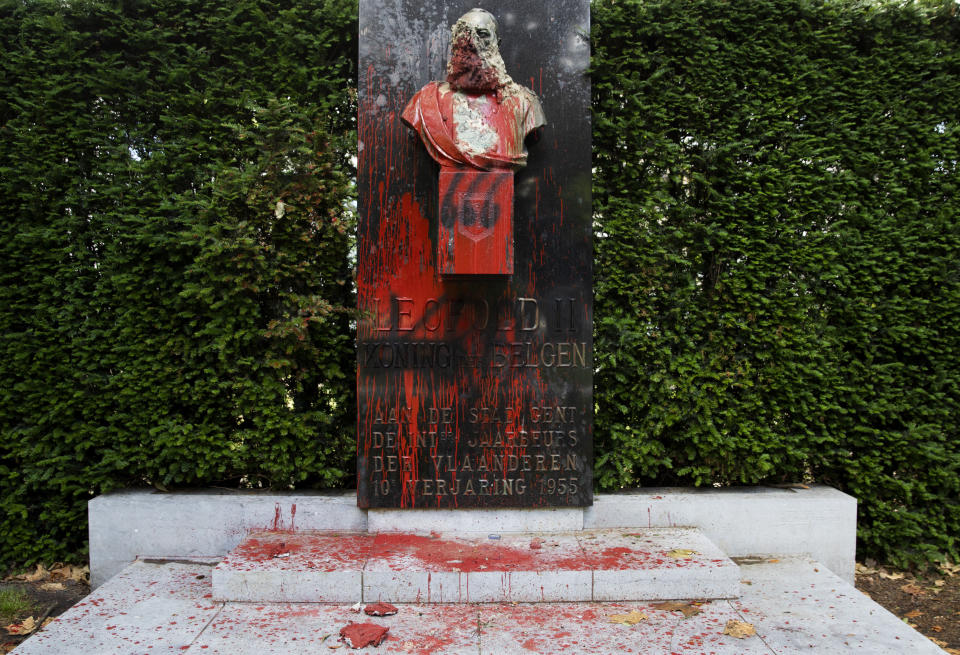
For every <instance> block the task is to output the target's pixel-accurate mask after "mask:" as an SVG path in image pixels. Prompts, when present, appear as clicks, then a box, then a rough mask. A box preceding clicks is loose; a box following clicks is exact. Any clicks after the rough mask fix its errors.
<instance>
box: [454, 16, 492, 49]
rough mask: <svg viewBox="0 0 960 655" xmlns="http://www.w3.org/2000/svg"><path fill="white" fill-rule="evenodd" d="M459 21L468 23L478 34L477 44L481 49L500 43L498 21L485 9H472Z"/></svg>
mask: <svg viewBox="0 0 960 655" xmlns="http://www.w3.org/2000/svg"><path fill="white" fill-rule="evenodd" d="M457 22H463V23H464V24H466V25H467V26H468V27H469V28H470V29H471V30H472V31H473V33H474V34H475V35H476V39H477V45H478V46H480V48H481V49H484V50H486V49H488V48H490V46H494V45H498V43H499V39H498V38H497V21H496V20H495V19H494V17H493V16H492V15H491V14H490V13H489V12H486V11H484V10H483V9H471V10H470V11H468V12H467V13H465V14H464V15H463V16H461V17H460V20H459V21H457Z"/></svg>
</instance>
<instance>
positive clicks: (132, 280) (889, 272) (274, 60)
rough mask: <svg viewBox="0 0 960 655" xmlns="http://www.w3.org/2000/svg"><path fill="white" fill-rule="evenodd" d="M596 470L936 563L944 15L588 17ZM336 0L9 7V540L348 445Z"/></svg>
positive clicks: (351, 43) (5, 106)
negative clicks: (824, 493)
mask: <svg viewBox="0 0 960 655" xmlns="http://www.w3.org/2000/svg"><path fill="white" fill-rule="evenodd" d="M593 22H594V31H593V48H594V55H595V57H594V69H593V85H594V146H595V165H596V177H595V188H594V203H595V213H596V217H597V221H596V224H597V235H596V236H597V238H596V248H595V250H596V259H597V264H596V279H595V291H596V307H595V316H596V360H597V362H598V371H597V376H596V402H597V413H596V430H595V434H596V440H597V443H596V447H595V452H596V465H595V466H596V475H597V480H598V486H599V489H600V490H610V489H616V488H620V487H624V486H637V485H649V484H696V485H711V484H719V485H727V484H754V483H761V482H794V481H800V480H808V481H809V480H813V481H819V482H826V483H829V484H833V485H835V486H837V487H839V488H841V489H844V490H846V491H849V492H850V493H852V494H853V495H855V496H857V497H858V498H859V500H860V503H861V505H860V507H861V514H860V538H861V547H862V553H863V554H870V555H875V556H880V557H884V558H887V559H895V560H899V561H901V562H909V561H923V560H926V559H931V558H937V557H942V556H952V557H954V558H956V557H957V556H958V555H960V552H958V551H960V548H958V542H957V538H958V535H960V529H958V528H960V504H958V498H960V447H958V444H957V427H956V426H957V425H958V424H960V413H958V403H960V390H958V376H960V368H958V365H957V364H958V353H960V343H958V329H957V326H958V322H960V316H958V312H960V264H958V259H957V253H958V251H960V250H958V246H960V218H958V217H960V199H958V193H957V192H958V188H957V187H958V182H960V177H958V169H957V166H958V164H957V162H958V159H960V113H958V110H957V108H958V107H960V19H958V18H957V16H956V15H955V5H954V4H953V3H951V2H946V1H944V2H936V3H931V2H924V3H922V4H912V3H885V2H877V3H863V2H854V1H851V0H829V1H817V0H726V1H722V0H698V1H697V2H689V0H644V1H639V0H596V1H595V2H594V7H593ZM356 45H357V44H356V6H355V3H354V2H350V1H348V0H301V1H299V2H290V0H279V1H275V2H269V3H267V2H262V1H261V0H231V2H224V1H223V0H207V1H205V2H198V1H197V0H140V1H137V0H128V1H126V2H119V1H114V2H105V1H102V0H101V1H92V0H75V1H72V2H70V3H64V2H60V1H59V0H27V1H22V0H0V47H2V50H3V52H4V57H3V58H2V59H0V212H2V223H0V249H2V252H0V335H2V337H0V376H2V379H3V384H2V387H0V388H2V395H0V430H2V433H0V435H2V436H0V552H2V554H3V555H2V557H0V559H3V560H4V561H18V562H29V561H32V560H36V559H46V560H51V559H61V558H65V557H68V556H70V555H75V554H76V553H79V552H81V551H82V548H83V543H84V539H85V520H84V518H85V507H86V502H87V500H88V499H89V498H90V497H91V496H92V495H94V494H97V493H101V492H103V491H107V490H109V489H112V488H116V487H120V486H129V485H145V484H151V485H155V486H159V487H162V488H175V487H187V486H199V485H223V486H238V485H247V486H260V485H263V486H272V487H274V488H290V487H293V486H296V487H300V488H302V487H311V486H313V487H330V486H338V485H340V486H343V485H349V484H350V483H351V481H352V480H351V475H352V468H353V454H354V445H353V440H354V425H353V416H354V406H353V403H354V390H353V386H354V374H353V369H354V356H353V345H352V344H353V333H352V327H351V326H352V318H353V317H352V314H351V313H350V310H349V309H348V308H350V307H352V306H353V296H352V282H351V267H352V261H353V260H352V257H353V255H352V250H351V249H352V247H353V232H352V221H353V217H352V213H351V206H352V194H353V187H352V184H351V177H352V170H351V164H350V161H351V160H350V156H351V155H352V154H354V153H355V148H356V145H355V132H354V124H355V117H354V113H355V111H356V108H355V102H354V98H355V94H354V93H353V91H352V89H353V87H354V86H355V79H356V70H355V67H356V58H355V53H356Z"/></svg>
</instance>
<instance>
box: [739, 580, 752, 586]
mask: <svg viewBox="0 0 960 655" xmlns="http://www.w3.org/2000/svg"><path fill="white" fill-rule="evenodd" d="M740 584H748V585H752V584H753V581H752V580H741V581H740Z"/></svg>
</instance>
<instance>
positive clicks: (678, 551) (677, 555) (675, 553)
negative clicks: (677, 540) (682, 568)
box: [667, 548, 698, 559]
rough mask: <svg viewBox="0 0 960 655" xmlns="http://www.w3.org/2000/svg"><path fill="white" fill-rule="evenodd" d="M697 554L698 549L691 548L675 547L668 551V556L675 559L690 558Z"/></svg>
mask: <svg viewBox="0 0 960 655" xmlns="http://www.w3.org/2000/svg"><path fill="white" fill-rule="evenodd" d="M697 554H698V553H697V551H695V550H690V549H689V548H674V549H673V550H671V551H670V552H669V553H667V557H672V558H674V559H690V557H691V556H693V555H697Z"/></svg>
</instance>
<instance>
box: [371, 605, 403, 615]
mask: <svg viewBox="0 0 960 655" xmlns="http://www.w3.org/2000/svg"><path fill="white" fill-rule="evenodd" d="M398 611H399V610H397V607H396V605H391V604H390V603H373V604H372V605H367V606H366V607H364V608H363V612H364V614H366V615H367V616H391V615H393V614H396V613H397V612H398Z"/></svg>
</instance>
